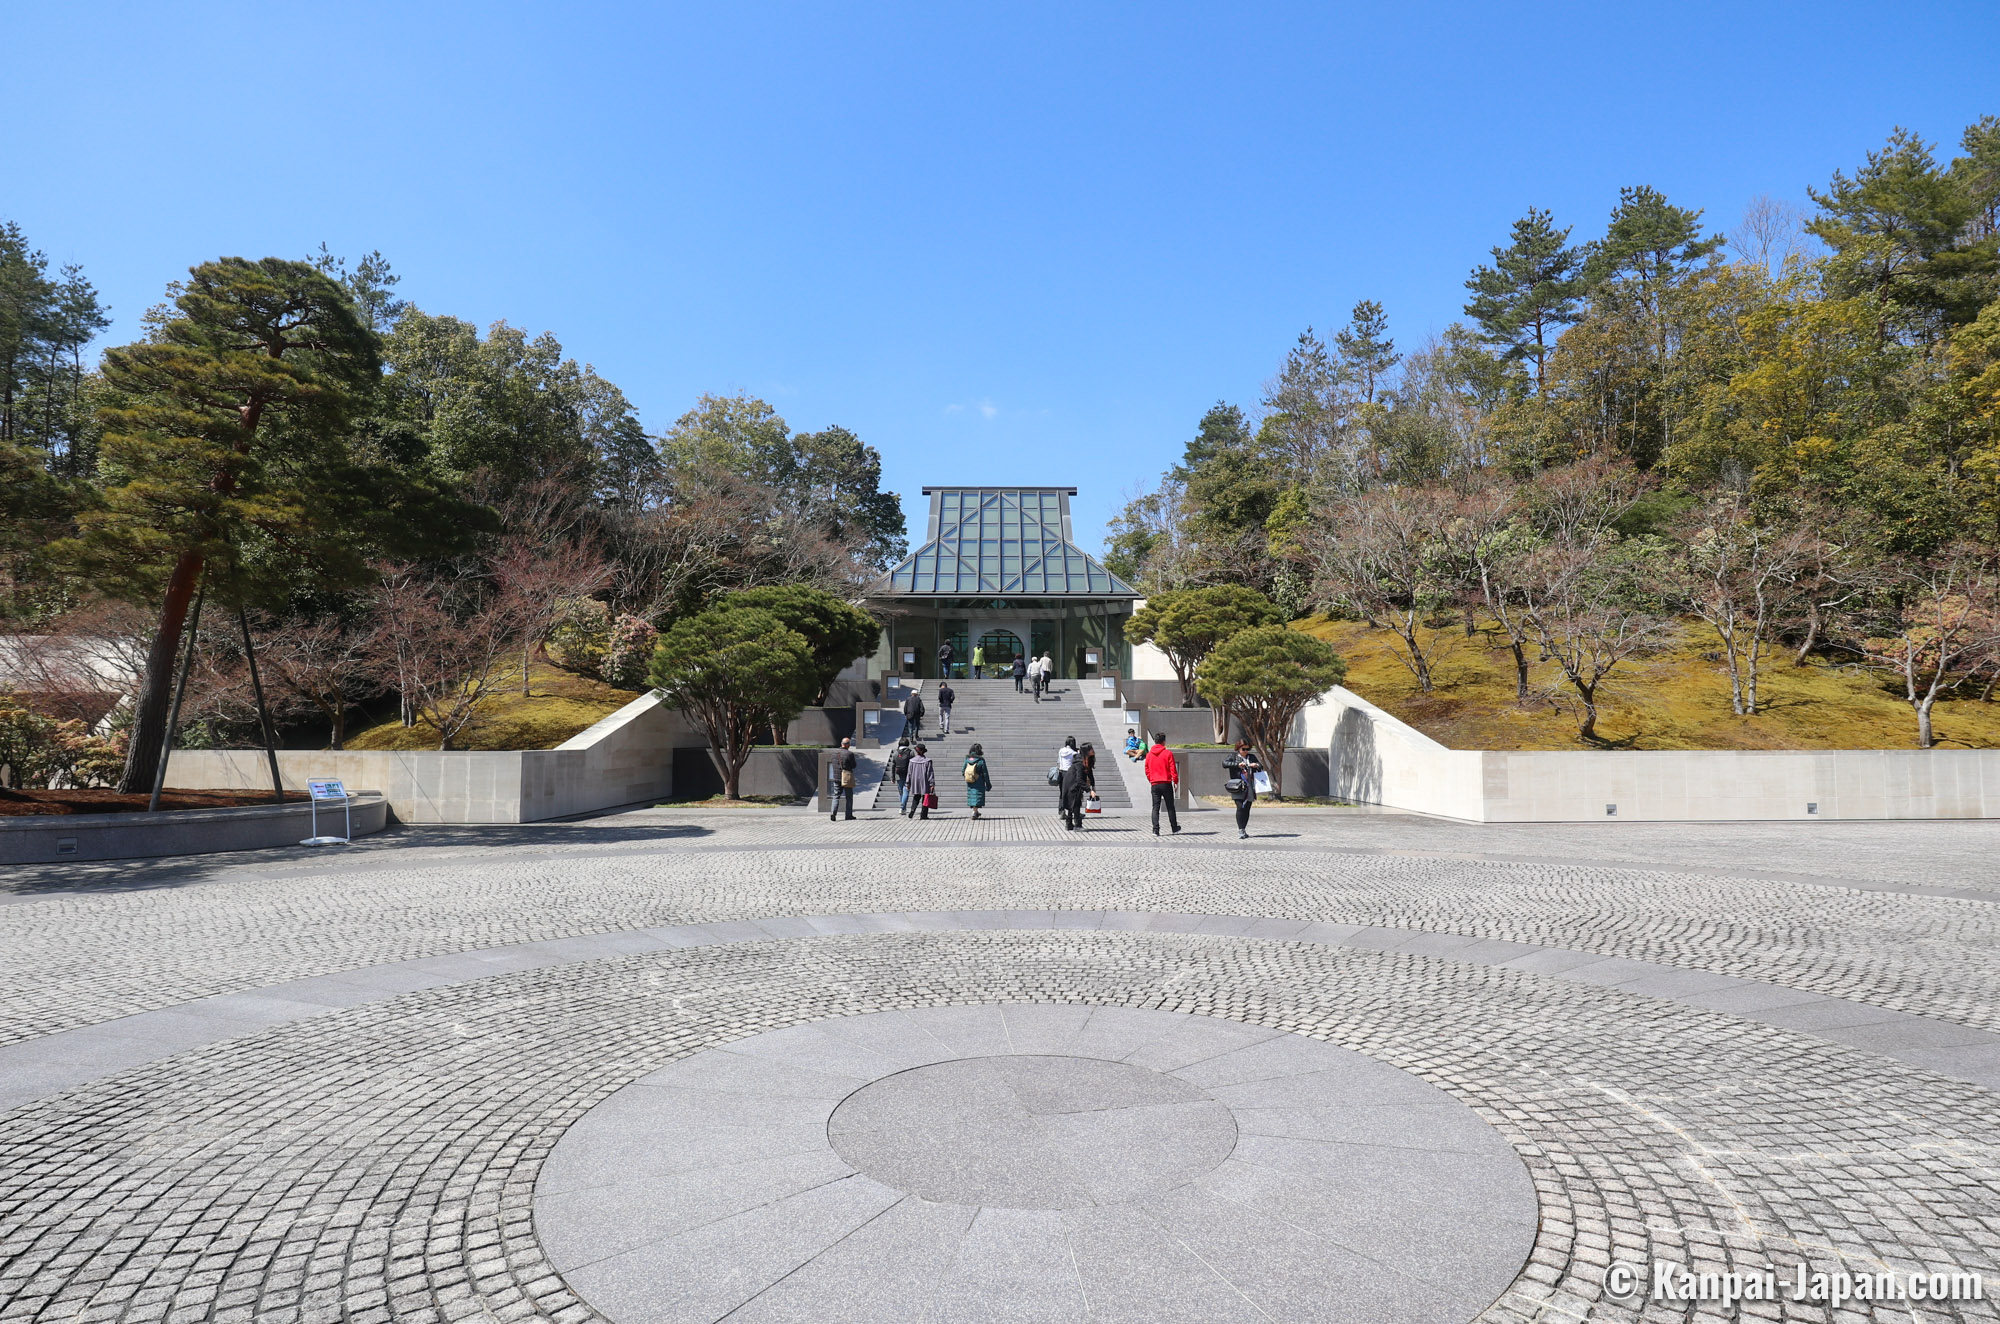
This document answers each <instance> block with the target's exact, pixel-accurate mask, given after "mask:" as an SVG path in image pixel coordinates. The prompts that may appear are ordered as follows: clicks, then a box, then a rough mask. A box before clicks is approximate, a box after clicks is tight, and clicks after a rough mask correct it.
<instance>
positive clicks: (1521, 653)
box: [1508, 639, 1528, 703]
mask: <svg viewBox="0 0 2000 1324" xmlns="http://www.w3.org/2000/svg"><path fill="white" fill-rule="evenodd" d="M1508 647H1510V648H1512V649H1513V650H1514V702H1516V703H1526V702H1527V701H1528V650H1527V648H1525V647H1524V646H1523V645H1522V643H1521V641H1520V640H1519V639H1515V640H1514V642H1513V643H1511V644H1509V645H1508Z"/></svg>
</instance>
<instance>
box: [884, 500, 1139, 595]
mask: <svg viewBox="0 0 2000 1324" xmlns="http://www.w3.org/2000/svg"><path fill="white" fill-rule="evenodd" d="M1075 490H1076V489H1075V488H1068V487H1020V488H1011V487H927V488H925V489H924V492H925V494H926V495H927V496H929V497H930V498H931V520H930V539H929V541H927V542H925V543H924V545H923V546H921V547H919V548H918V549H917V550H916V551H914V552H912V553H911V554H910V555H909V556H907V557H905V558H904V559H903V561H902V562H901V563H900V564H899V565H897V566H896V568H895V569H893V570H891V571H890V572H889V573H888V574H886V575H884V576H883V577H882V578H881V579H880V580H878V581H877V582H876V583H875V584H874V586H873V587H871V588H870V589H869V593H870V595H871V596H878V597H886V596H895V595H907V594H918V595H923V596H926V597H929V596H937V597H966V596H974V595H979V594H989V593H1017V594H1020V595H1022V596H1023V597H1093V598H1136V597H1138V596H1139V594H1138V592H1137V590H1135V589H1133V587H1132V586H1131V585H1130V584H1127V583H1126V582H1125V581H1124V580H1122V579H1120V578H1118V576H1116V575H1114V574H1112V573H1111V572H1110V571H1109V570H1106V569H1105V568H1104V566H1103V563H1102V562H1100V561H1098V560H1097V558H1096V557H1094V556H1091V555H1090V554H1089V553H1087V552H1085V551H1083V550H1082V549H1081V548H1079V547H1077V546H1076V545H1075V544H1074V543H1072V542H1070V540H1069V538H1068V536H1067V535H1068V533H1069V497H1070V493H1072V492H1074V491H1075Z"/></svg>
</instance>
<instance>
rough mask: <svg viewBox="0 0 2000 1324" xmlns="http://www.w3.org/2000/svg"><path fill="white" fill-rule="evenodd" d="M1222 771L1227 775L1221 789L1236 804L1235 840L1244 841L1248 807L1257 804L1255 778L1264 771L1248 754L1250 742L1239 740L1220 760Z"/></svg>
mask: <svg viewBox="0 0 2000 1324" xmlns="http://www.w3.org/2000/svg"><path fill="white" fill-rule="evenodd" d="M1222 770H1223V771H1224V772H1225V773H1227V774H1228V780H1227V781H1225V782H1223V783H1222V789H1223V790H1225V791H1227V792H1229V798H1230V799H1232V800H1234V801H1235V802H1236V839H1237V840H1238V841H1244V840H1247V839H1248V838H1249V836H1250V806H1251V805H1254V804H1256V803H1257V776H1258V774H1259V773H1261V772H1263V770H1264V769H1263V768H1262V767H1261V766H1260V765H1259V764H1258V762H1257V759H1256V756H1254V755H1253V754H1252V753H1251V752H1250V742H1249V741H1247V740H1239V741H1237V742H1236V748H1235V749H1232V750H1230V751H1229V757H1228V758H1226V759H1224V760H1222Z"/></svg>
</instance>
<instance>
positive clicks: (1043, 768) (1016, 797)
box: [876, 676, 1132, 815]
mask: <svg viewBox="0 0 2000 1324" xmlns="http://www.w3.org/2000/svg"><path fill="white" fill-rule="evenodd" d="M951 688H952V690H953V691H954V692H956V693H957V695H958V702H957V703H956V704H955V705H953V707H952V714H951V727H952V733H951V734H950V735H948V736H945V737H943V738H942V739H939V738H937V728H938V712H937V682H936V681H934V680H927V681H924V682H923V696H924V704H925V707H926V709H927V711H926V712H925V714H924V728H925V729H924V731H923V733H922V735H921V737H920V738H921V739H922V740H923V742H924V743H925V744H926V745H927V746H929V747H930V752H931V757H932V758H933V759H935V760H937V765H938V789H939V798H940V800H941V802H942V803H943V804H945V805H947V806H950V807H954V808H963V807H964V805H965V783H964V781H963V780H962V779H961V772H960V770H961V769H962V768H963V767H964V766H965V751H966V748H967V747H968V746H970V745H972V744H975V743H976V744H979V745H981V746H983V747H984V748H985V751H986V767H987V770H988V772H989V773H990V774H991V775H992V778H993V789H992V790H991V791H990V792H988V793H987V797H986V804H987V807H988V808H990V809H1007V810H1043V809H1045V810H1047V811H1048V812H1049V813H1050V814H1051V815H1053V814H1054V813H1055V808H1056V788H1055V787H1053V786H1050V785H1049V782H1048V778H1049V768H1050V767H1051V766H1053V765H1054V763H1055V761H1056V750H1058V749H1059V748H1061V747H1062V742H1063V738H1064V737H1065V736H1075V737H1076V743H1077V744H1079V745H1082V744H1083V743H1084V742H1086V741H1090V742H1093V743H1095V744H1096V745H1097V794H1098V798H1099V799H1101V800H1102V801H1103V802H1104V811H1105V812H1106V813H1112V812H1114V811H1118V810H1125V811H1130V810H1131V808H1132V797H1131V795H1130V794H1129V793H1128V791H1127V787H1126V781H1125V778H1124V777H1122V776H1121V775H1120V773H1119V771H1118V769H1117V767H1116V766H1115V765H1114V760H1116V759H1117V757H1118V751H1117V750H1116V749H1107V748H1106V747H1105V744H1104V737H1103V736H1102V735H1101V734H1100V733H1099V729H1098V721H1097V716H1096V714H1095V713H1093V712H1091V710H1090V709H1089V708H1088V707H1087V706H1086V703H1087V699H1086V694H1087V691H1086V690H1085V689H1084V687H1083V686H1082V685H1081V684H1079V683H1078V682H1077V681H1073V680H1058V681H1057V682H1056V683H1055V687H1054V689H1053V690H1052V691H1051V692H1050V693H1047V694H1044V695H1043V696H1042V701H1041V702H1040V703H1036V702H1035V699H1034V696H1033V695H1032V694H1016V693H1014V680H1013V678H1012V677H1011V676H1010V677H1007V678H1006V679H1003V680H955V681H953V682H952V683H951ZM899 693H900V691H899ZM879 753H880V756H881V757H882V758H883V759H884V760H885V761H886V759H887V758H888V756H889V754H890V753H891V749H890V748H889V747H887V746H885V747H884V748H883V749H882V750H881V751H879ZM895 803H896V784H895V780H894V778H890V777H885V778H883V783H882V789H881V792H880V795H879V797H878V798H877V800H876V804H877V805H879V806H880V807H883V808H894V807H895Z"/></svg>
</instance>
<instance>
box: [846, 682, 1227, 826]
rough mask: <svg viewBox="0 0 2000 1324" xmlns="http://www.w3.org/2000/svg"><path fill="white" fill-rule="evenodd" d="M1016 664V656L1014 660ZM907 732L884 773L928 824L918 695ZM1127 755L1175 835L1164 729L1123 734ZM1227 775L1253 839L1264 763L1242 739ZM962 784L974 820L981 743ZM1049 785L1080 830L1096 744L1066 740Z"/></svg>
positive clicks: (932, 784) (926, 755)
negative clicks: (1146, 735)
mask: <svg viewBox="0 0 2000 1324" xmlns="http://www.w3.org/2000/svg"><path fill="white" fill-rule="evenodd" d="M1017 661H1018V659H1017ZM953 697H954V696H953V694H952V689H951V683H950V682H949V681H946V682H943V683H941V684H940V685H939V686H938V710H939V717H940V722H941V726H940V730H939V735H940V737H942V736H946V735H949V734H951V704H952V699H953ZM903 719H904V735H903V738H902V739H901V740H899V741H898V742H897V744H896V748H895V752H894V753H892V754H891V755H890V756H889V772H890V775H891V776H893V777H894V778H895V779H896V799H897V804H898V806H899V808H900V810H901V812H902V815H903V817H905V818H921V819H925V820H928V819H929V818H930V816H931V810H933V809H936V808H937V807H938V770H937V762H936V760H934V759H932V758H931V756H930V747H929V746H928V745H926V744H925V743H924V742H923V741H922V740H921V739H920V738H919V736H920V734H921V732H922V730H923V719H924V700H923V696H922V695H921V694H919V693H917V692H915V691H912V692H911V693H910V695H909V697H908V698H906V699H904V700H903ZM1125 756H1126V757H1127V758H1130V759H1136V760H1139V761H1141V762H1143V763H1144V765H1145V772H1146V783H1147V785H1148V786H1149V787H1150V788H1151V791H1152V810H1153V835H1154V836H1156V837H1157V836H1159V835H1160V810H1161V808H1162V807H1163V806H1164V807H1165V809H1166V811H1167V826H1168V827H1169V828H1170V829H1171V830H1172V831H1173V832H1175V833H1178V832H1179V831H1180V830H1181V820H1180V810H1179V805H1178V802H1179V799H1180V789H1181V771H1180V762H1179V760H1177V759H1176V758H1175V757H1174V752H1173V750H1171V749H1169V748H1167V736H1166V733H1165V732H1164V731H1155V732H1153V743H1152V745H1151V747H1150V748H1149V747H1147V746H1146V745H1145V742H1143V741H1142V740H1140V739H1139V732H1138V729H1137V728H1136V727H1132V728H1127V730H1126V732H1125ZM856 763H857V760H856V757H855V754H854V748H853V742H852V741H850V740H846V739H843V740H842V741H841V742H840V754H839V756H838V758H837V759H836V760H835V768H836V770H837V772H838V778H837V782H836V787H835V789H834V791H833V795H832V803H833V817H834V818H835V819H838V818H839V817H840V815H841V810H842V808H843V807H844V808H845V809H846V811H847V817H848V818H849V819H852V818H853V817H854V784H855V768H856ZM1222 769H1223V772H1224V774H1225V780H1224V782H1223V789H1224V790H1226V791H1227V792H1228V793H1229V797H1230V799H1232V800H1233V801H1235V803H1236V835H1237V837H1238V838H1239V839H1244V838H1248V837H1249V835H1250V809H1251V806H1253V805H1254V804H1256V803H1257V778H1258V776H1259V775H1260V774H1261V773H1262V772H1263V766H1262V765H1261V764H1259V763H1258V762H1257V757H1256V755H1255V754H1254V753H1253V752H1252V750H1251V748H1250V743H1249V742H1248V741H1246V740H1239V741H1237V742H1236V745H1235V747H1234V748H1233V749H1231V750H1230V752H1229V755H1228V757H1226V758H1224V759H1223V761H1222ZM960 774H961V776H962V777H963V778H964V780H965V804H966V807H967V808H968V809H970V810H972V816H973V817H974V818H978V817H979V816H980V811H981V810H983V809H985V807H986V795H987V792H989V791H991V790H992V789H993V773H992V769H990V768H989V767H987V765H986V751H985V749H984V748H982V747H981V746H980V745H978V744H974V745H971V746H969V747H968V748H967V749H966V751H965V763H964V766H963V767H962V768H961V769H960ZM1049 784H1050V785H1052V786H1054V787H1055V788H1056V815H1057V817H1059V818H1061V819H1062V823H1063V827H1064V829H1065V830H1067V831H1070V832H1075V831H1078V830H1080V829H1081V828H1082V827H1083V816H1084V814H1085V813H1087V812H1089V810H1088V809H1087V804H1088V802H1090V801H1094V800H1096V799H1097V747H1096V746H1095V745H1092V744H1091V743H1089V742H1088V741H1085V742H1084V743H1083V744H1081V745H1079V744H1078V743H1077V740H1076V737H1075V736H1069V737H1067V738H1066V739H1064V741H1063V743H1062V748H1060V749H1058V750H1057V751H1056V763H1055V766H1054V767H1052V768H1050V769H1049Z"/></svg>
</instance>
